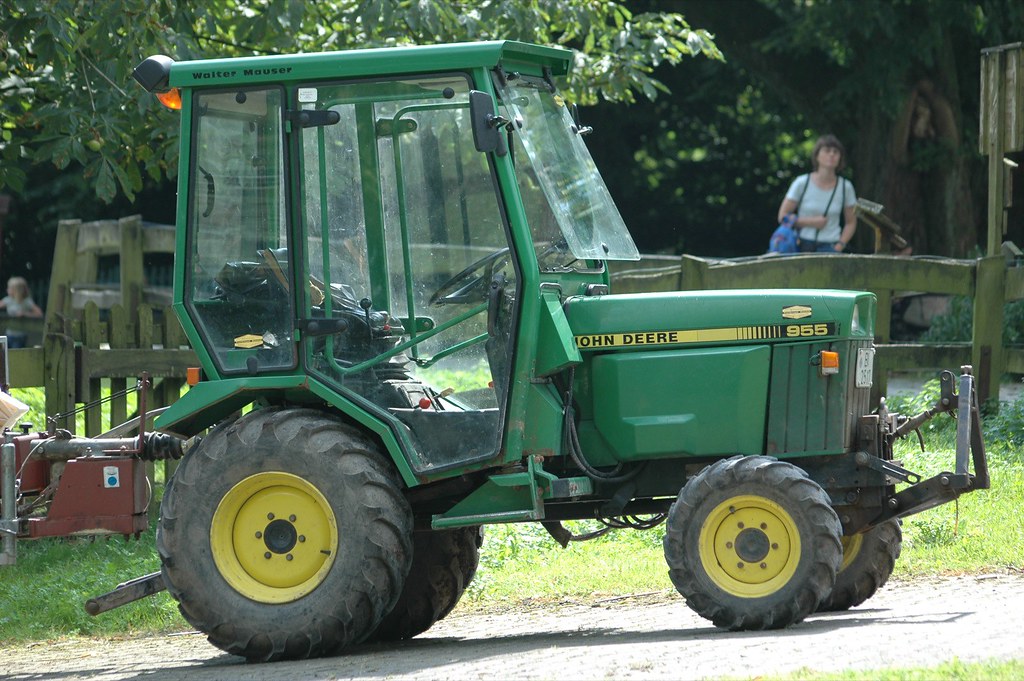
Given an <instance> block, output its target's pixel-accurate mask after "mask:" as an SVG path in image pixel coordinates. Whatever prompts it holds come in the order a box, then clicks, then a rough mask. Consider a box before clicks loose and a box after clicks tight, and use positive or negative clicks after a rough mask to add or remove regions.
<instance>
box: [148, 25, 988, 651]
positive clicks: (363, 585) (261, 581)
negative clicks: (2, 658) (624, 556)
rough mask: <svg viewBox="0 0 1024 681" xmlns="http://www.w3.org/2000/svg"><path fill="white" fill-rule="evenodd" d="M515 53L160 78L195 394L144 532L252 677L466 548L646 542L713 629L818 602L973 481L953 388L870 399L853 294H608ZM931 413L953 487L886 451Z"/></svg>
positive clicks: (955, 378)
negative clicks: (932, 402) (182, 446)
mask: <svg viewBox="0 0 1024 681" xmlns="http://www.w3.org/2000/svg"><path fill="white" fill-rule="evenodd" d="M572 62H573V55H572V53H571V52H568V51H564V50H558V49H551V48H547V47H540V46H535V45H529V44H524V43H518V42H483V43H474V44H457V45H440V46H431V47H403V48H393V49H379V50H353V51H347V52H334V53H325V54H300V55H294V56H275V57H252V58H240V59H218V60H209V61H187V62H176V61H174V60H172V59H171V58H168V57H166V56H154V57H150V58H148V59H146V60H145V61H144V62H142V63H141V64H140V65H139V66H138V68H137V69H136V71H135V78H136V80H137V81H138V82H139V83H140V84H141V85H142V86H143V87H144V88H145V89H146V90H147V91H149V92H151V93H154V94H156V95H157V96H158V97H159V98H160V100H161V101H163V102H165V103H166V104H167V105H168V106H170V107H171V108H175V109H180V113H179V114H178V115H179V116H180V119H181V149H180V154H181V155H180V172H179V175H178V177H179V180H178V211H177V226H178V241H177V253H176V259H175V285H174V301H175V302H174V308H175V311H176V313H177V314H178V317H179V318H180V320H181V323H182V325H183V326H184V329H185V331H186V333H187V334H188V337H189V339H190V341H191V343H192V346H193V347H194V348H195V350H196V352H197V353H198V356H199V358H200V361H201V364H202V367H201V376H200V380H199V381H198V382H197V383H196V384H195V385H194V386H193V387H192V388H191V390H189V392H188V393H187V394H186V395H185V396H184V397H183V398H182V399H181V400H180V401H179V402H177V403H176V404H174V405H173V406H172V407H171V408H170V409H169V410H167V411H166V412H164V413H163V414H161V415H160V417H159V418H158V420H157V428H158V429H159V430H160V431H163V432H164V433H169V434H174V435H176V436H178V437H180V438H183V439H189V440H191V442H190V443H189V446H188V447H187V448H186V449H187V454H186V455H185V456H184V459H183V460H182V462H181V465H180V467H179V468H178V470H177V473H176V474H175V475H174V477H173V479H172V480H171V481H170V482H169V484H168V486H167V489H166V494H165V496H164V498H163V504H162V507H161V511H160V520H159V527H158V530H157V545H158V548H159V553H160V558H161V562H162V576H161V578H160V579H161V580H162V581H163V582H164V583H165V584H166V587H167V588H168V589H169V591H170V592H171V594H172V595H173V596H174V598H176V599H177V601H178V603H179V605H180V609H181V613H182V614H183V615H184V617H185V618H186V619H187V620H188V621H189V622H190V623H191V624H192V625H193V626H195V627H196V628H198V629H200V630H202V631H203V632H205V633H206V634H207V635H208V636H209V639H210V641H211V642H212V643H213V644H214V645H216V646H219V647H221V648H222V649H224V650H226V651H229V652H232V653H235V654H238V655H242V656H244V657H246V658H250V659H254V660H276V659H287V658H303V657H309V656H319V655H328V654H333V653H337V652H339V651H342V650H344V649H346V648H347V647H350V646H352V645H354V644H358V643H360V642H364V641H374V640H389V639H390V640H394V639H403V638H407V637H411V636H415V635H416V634H419V633H421V632H423V631H425V630H426V629H428V628H429V627H430V626H431V625H432V624H434V622H436V621H437V620H439V619H440V618H442V617H444V616H445V615H446V614H448V613H449V612H450V611H451V610H452V608H453V607H454V606H455V605H456V603H457V602H458V600H459V598H460V596H461V595H462V593H463V591H464V590H465V588H466V586H467V584H469V582H470V581H471V580H472V579H473V576H474V572H475V570H476V566H477V560H478V551H479V549H480V546H481V539H482V530H481V527H482V526H484V525H486V524H489V523H518V522H540V523H543V525H544V527H546V528H547V529H548V530H549V531H550V532H551V534H552V536H553V537H554V539H555V540H558V541H560V542H562V543H563V544H564V543H566V542H568V541H570V540H572V539H575V538H578V537H575V536H574V535H573V534H572V533H571V532H570V531H569V530H568V529H567V528H566V527H565V526H563V525H562V521H566V520H576V519H590V520H596V521H600V522H601V523H604V524H605V525H607V526H609V527H635V528H638V529H646V528H650V527H653V526H655V525H657V524H658V523H659V522H661V521H665V527H664V531H665V539H664V546H665V556H666V560H667V563H668V570H669V574H670V575H671V578H672V581H673V583H674V584H675V585H676V587H677V588H678V590H679V592H680V593H681V594H682V595H683V596H684V597H685V599H686V602H687V603H688V605H689V606H690V607H692V608H693V609H694V610H695V611H696V612H698V613H699V614H700V615H702V616H704V617H706V618H708V619H710V620H711V621H712V622H714V624H715V625H717V626H719V627H724V628H728V629H733V630H746V629H766V628H779V627H786V626H789V625H792V624H795V623H798V622H800V621H801V620H803V619H804V618H805V617H807V616H808V615H810V614H812V613H814V612H816V611H818V610H822V609H845V608H849V607H852V606H854V605H857V604H859V603H861V602H863V601H864V600H865V599H867V598H868V597H870V596H871V595H872V594H873V593H874V592H875V590H876V589H877V588H878V587H879V586H880V585H881V584H882V583H884V582H885V580H886V579H887V578H888V576H889V574H890V572H891V571H892V569H893V563H894V561H895V560H896V558H897V556H898V555H899V552H900V543H901V534H900V518H902V517H904V516H907V515H910V514H913V513H916V512H918V511H921V510H924V509H927V508H930V507H933V506H936V505H938V504H942V503H945V502H948V501H952V500H954V499H956V498H957V497H958V496H959V495H961V494H963V493H965V492H969V491H972V490H975V489H979V488H983V487H986V486H987V485H988V477H987V474H986V469H985V454H984V448H983V444H982V440H981V434H980V422H979V416H978V411H977V406H976V404H977V401H976V397H975V391H974V383H973V377H972V376H971V373H970V370H969V367H965V368H964V370H963V372H962V374H958V375H954V374H953V373H950V372H946V373H945V374H943V379H942V382H943V383H942V386H943V387H942V398H941V400H940V401H939V403H938V404H936V406H935V408H933V409H930V410H928V411H927V412H925V413H923V414H920V415H917V416H914V417H911V418H907V417H904V416H900V415H897V414H893V413H888V411H887V410H886V407H885V404H884V402H882V403H881V404H878V405H872V404H870V394H871V386H872V377H873V366H874V352H875V351H874V347H873V344H872V341H873V336H874V319H875V298H874V296H873V295H872V294H870V293H864V292H852V291H837V290H836V291H833V290H828V291H824V290H740V291H690V292H673V293H651V294H641V295H615V294H614V293H613V292H612V291H611V290H610V289H611V286H610V276H609V265H608V263H609V261H616V260H636V259H638V257H639V255H638V252H637V248H636V246H635V245H634V243H633V241H632V239H631V238H630V235H629V233H628V231H627V230H626V227H625V225H624V224H623V221H622V218H621V217H620V216H619V213H618V212H617V210H616V208H615V205H614V204H613V202H612V199H611V197H610V195H609V193H608V191H607V189H606V187H605V184H604V182H603V181H602V179H601V176H600V175H599V173H598V171H597V169H596V167H595V165H594V162H593V160H592V159H591V157H590V155H589V153H588V152H587V148H586V146H585V145H584V136H585V134H586V133H588V132H589V128H587V127H585V126H582V125H581V124H580V123H579V121H578V120H577V118H576V117H575V116H574V115H573V108H572V107H571V106H570V105H569V104H568V103H567V102H566V100H565V99H564V98H563V96H562V95H560V94H559V90H558V87H557V84H558V82H559V80H560V79H561V78H562V77H563V76H565V75H566V74H567V72H568V71H569V69H570V67H571V65H572ZM946 411H948V412H951V413H955V414H956V415H957V418H958V426H959V436H960V442H959V446H958V449H957V453H956V455H955V461H953V462H952V464H953V465H952V466H951V467H952V470H951V471H948V472H944V473H941V474H939V475H936V476H934V477H930V478H928V479H922V477H921V476H920V475H918V474H916V473H914V472H912V471H909V470H907V469H905V468H903V467H902V466H901V465H900V464H899V462H897V461H894V460H893V449H892V445H893V441H894V440H895V439H897V438H898V437H901V436H903V435H906V434H907V433H909V432H912V431H914V430H915V429H917V428H918V426H920V424H921V423H922V422H923V421H924V420H926V419H927V418H930V417H931V416H933V415H934V414H936V413H939V412H946Z"/></svg>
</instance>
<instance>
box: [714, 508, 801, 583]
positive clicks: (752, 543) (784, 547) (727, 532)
mask: <svg viewBox="0 0 1024 681" xmlns="http://www.w3.org/2000/svg"><path fill="white" fill-rule="evenodd" d="M699 541H700V545H699V550H700V560H701V564H702V565H703V567H704V571H705V572H706V573H707V575H708V577H710V578H711V581H713V582H714V583H715V584H716V585H717V586H718V587H719V588H721V589H722V590H724V591H726V592H727V593H729V594H731V595H733V596H738V597H740V598H760V597H763V596H768V595H769V594H772V593H775V592H776V591H778V590H779V589H781V588H782V587H783V586H785V585H786V584H787V583H788V582H789V580H790V579H792V577H793V575H794V573H795V572H796V568H797V565H798V564H799V563H800V532H799V530H798V529H797V526H796V523H795V522H793V518H792V516H790V514H789V513H788V512H786V510H785V509H783V508H782V506H780V505H779V504H777V503H775V502H774V501H771V500H770V499H766V498H764V497H759V496H753V495H745V496H738V497H732V498H730V499H728V500H726V501H724V502H722V503H721V504H719V505H718V506H716V507H715V508H714V510H712V511H711V513H710V514H709V515H708V517H707V520H705V521H704V524H703V525H702V526H701V529H700V540H699Z"/></svg>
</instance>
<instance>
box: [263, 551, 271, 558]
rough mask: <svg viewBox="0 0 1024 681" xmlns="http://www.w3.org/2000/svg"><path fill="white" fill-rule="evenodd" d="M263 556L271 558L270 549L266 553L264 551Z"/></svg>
mask: <svg viewBox="0 0 1024 681" xmlns="http://www.w3.org/2000/svg"><path fill="white" fill-rule="evenodd" d="M263 557H264V558H266V559H267V560H270V551H267V552H266V553H264V554H263Z"/></svg>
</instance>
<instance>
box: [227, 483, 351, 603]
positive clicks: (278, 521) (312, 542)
mask: <svg viewBox="0 0 1024 681" xmlns="http://www.w3.org/2000/svg"><path fill="white" fill-rule="evenodd" d="M210 547H211V549H212V550H213V560H214V562H215V563H216V565H217V569H218V570H220V574H221V575H222V576H223V577H224V579H225V580H226V581H227V583H228V584H229V585H230V586H231V587H232V588H233V589H234V590H235V591H237V592H238V593H240V594H242V595H243V596H245V597H246V598H250V599H252V600H254V601H259V602H260V603H287V602H290V601H294V600H296V599H298V598H301V597H302V596H305V595H306V594H308V593H309V592H310V591H312V590H313V589H315V588H316V587H317V586H319V585H320V583H321V582H323V580H324V578H325V577H326V576H327V573H328V571H329V570H330V569H331V565H333V564H334V559H335V557H336V556H337V553H338V523H337V521H336V519H335V517H334V511H333V510H331V506H330V504H328V503H327V499H326V498H324V495H323V494H321V493H320V491H319V490H318V489H317V488H316V487H314V486H313V485H311V484H310V483H309V482H307V481H306V480H303V479H302V478H300V477H298V476H295V475H291V474H289V473H279V472H267V473H257V474H256V475H252V476H249V477H248V478H246V479H244V480H242V481H241V482H239V483H238V484H237V485H235V486H234V487H232V488H231V489H230V490H228V493H227V494H225V495H224V497H223V498H222V499H221V500H220V503H219V504H218V505H217V510H216V511H215V512H214V514H213V521H212V522H211V524H210Z"/></svg>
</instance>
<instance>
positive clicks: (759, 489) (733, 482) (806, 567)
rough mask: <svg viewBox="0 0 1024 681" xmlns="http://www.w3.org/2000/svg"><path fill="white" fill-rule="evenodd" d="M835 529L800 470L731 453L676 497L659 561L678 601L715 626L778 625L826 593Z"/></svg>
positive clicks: (837, 554)
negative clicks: (662, 560) (665, 563)
mask: <svg viewBox="0 0 1024 681" xmlns="http://www.w3.org/2000/svg"><path fill="white" fill-rule="evenodd" d="M841 532H842V529H841V525H840V522H839V517H838V516H837V515H836V513H835V511H834V510H833V509H832V507H831V505H830V504H829V498H828V495H827V494H826V493H825V491H824V490H822V488H821V487H820V486H819V485H818V484H817V483H815V482H814V481H812V480H810V479H809V478H808V477H807V475H806V473H804V472H803V471H802V470H800V469H799V468H797V467H796V466H793V465H792V464H789V463H786V462H782V461H777V460H775V459H772V458H769V457H765V456H751V457H734V458H732V459H728V460H725V461H719V462H716V463H714V464H711V465H710V466H708V467H707V468H705V469H704V470H703V471H701V472H700V473H699V474H697V475H696V476H695V477H694V478H692V479H691V480H690V481H689V482H688V483H687V484H686V486H685V487H684V488H683V489H682V491H681V492H680V493H679V498H678V500H677V501H676V503H674V504H673V505H672V508H671V510H670V511H669V517H668V524H667V527H666V531H665V558H666V560H667V561H668V565H669V576H670V577H671V578H672V582H673V583H674V584H675V586H676V588H677V589H678V590H679V592H680V593H681V594H682V595H683V596H684V597H685V598H686V602H687V605H689V606H690V608H691V609H693V610H694V611H695V612H697V614H699V615H701V616H702V617H705V618H706V619H709V620H711V621H712V622H713V623H714V624H715V626H718V627H724V628H728V629H732V630H746V629H778V628H782V627H786V626H789V625H791V624H795V623H796V622H800V621H801V620H803V619H804V618H805V617H807V615H809V614H811V613H812V612H814V611H815V609H816V608H817V607H818V604H819V603H821V601H822V600H823V599H824V598H825V597H826V596H827V595H828V593H829V592H830V591H831V589H832V586H833V584H834V582H835V578H836V571H837V569H838V567H839V563H840V559H841V555H842V554H841V552H842V548H841V545H840V541H839V537H840V534H841Z"/></svg>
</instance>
